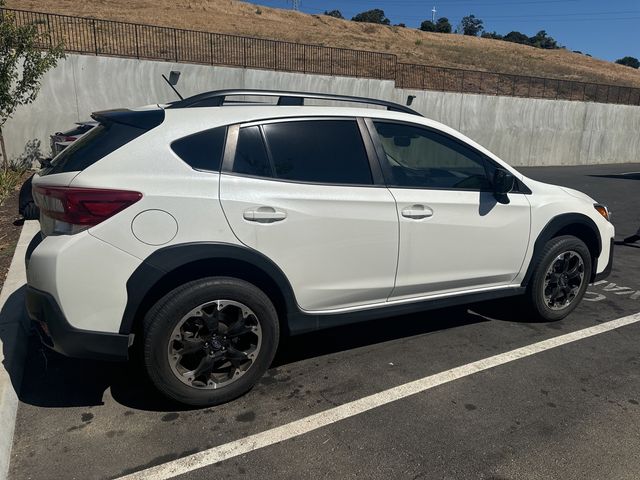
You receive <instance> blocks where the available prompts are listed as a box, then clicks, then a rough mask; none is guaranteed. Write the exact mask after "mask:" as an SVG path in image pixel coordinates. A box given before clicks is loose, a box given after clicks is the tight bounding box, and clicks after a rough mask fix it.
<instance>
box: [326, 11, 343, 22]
mask: <svg viewBox="0 0 640 480" xmlns="http://www.w3.org/2000/svg"><path fill="white" fill-rule="evenodd" d="M324 14H325V15H327V16H329V17H333V18H339V19H340V20H344V17H343V16H342V12H341V11H340V10H330V11H326V10H325V11H324Z"/></svg>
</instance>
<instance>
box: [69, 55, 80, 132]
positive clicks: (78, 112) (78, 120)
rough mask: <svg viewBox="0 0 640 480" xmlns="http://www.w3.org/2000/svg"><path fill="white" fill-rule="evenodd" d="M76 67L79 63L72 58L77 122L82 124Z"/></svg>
mask: <svg viewBox="0 0 640 480" xmlns="http://www.w3.org/2000/svg"><path fill="white" fill-rule="evenodd" d="M76 66H77V62H76V57H75V56H74V57H72V59H71V75H73V93H74V95H75V99H76V122H80V121H81V120H80V104H79V102H78V88H79V87H78V81H77V78H78V76H77V75H76Z"/></svg>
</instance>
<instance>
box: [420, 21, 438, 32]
mask: <svg viewBox="0 0 640 480" xmlns="http://www.w3.org/2000/svg"><path fill="white" fill-rule="evenodd" d="M420 30H422V31H423V32H435V31H436V24H435V23H433V22H432V21H431V20H425V21H424V22H422V23H421V24H420Z"/></svg>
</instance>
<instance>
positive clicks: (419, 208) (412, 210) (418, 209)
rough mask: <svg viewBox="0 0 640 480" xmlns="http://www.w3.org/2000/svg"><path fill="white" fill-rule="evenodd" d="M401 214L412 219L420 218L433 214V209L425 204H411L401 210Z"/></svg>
mask: <svg viewBox="0 0 640 480" xmlns="http://www.w3.org/2000/svg"><path fill="white" fill-rule="evenodd" d="M402 216H403V217H406V218H411V219H413V220H420V219H423V218H428V217H431V216H433V210H431V209H430V208H429V207H427V206H425V205H411V206H410V207H407V208H404V209H403V210H402Z"/></svg>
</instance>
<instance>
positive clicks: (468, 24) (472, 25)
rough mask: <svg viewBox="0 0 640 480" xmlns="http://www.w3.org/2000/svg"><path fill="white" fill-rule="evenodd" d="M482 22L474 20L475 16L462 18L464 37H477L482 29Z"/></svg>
mask: <svg viewBox="0 0 640 480" xmlns="http://www.w3.org/2000/svg"><path fill="white" fill-rule="evenodd" d="M483 23H484V22H483V21H482V20H480V19H479V18H476V16H475V15H467V16H466V17H462V22H461V25H462V33H463V34H464V35H470V36H473V37H477V36H478V34H479V33H480V32H482V30H484V27H483V26H482V24H483Z"/></svg>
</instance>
